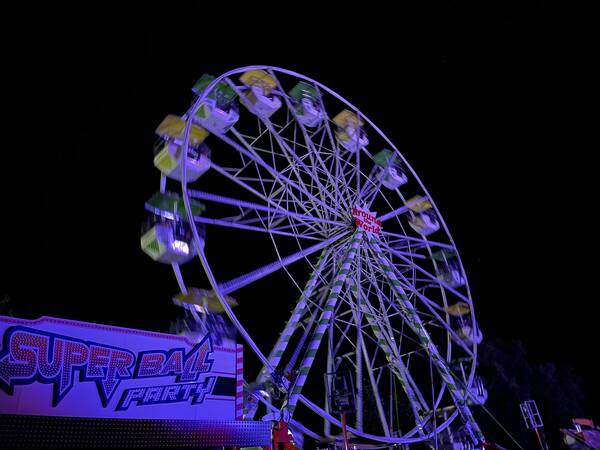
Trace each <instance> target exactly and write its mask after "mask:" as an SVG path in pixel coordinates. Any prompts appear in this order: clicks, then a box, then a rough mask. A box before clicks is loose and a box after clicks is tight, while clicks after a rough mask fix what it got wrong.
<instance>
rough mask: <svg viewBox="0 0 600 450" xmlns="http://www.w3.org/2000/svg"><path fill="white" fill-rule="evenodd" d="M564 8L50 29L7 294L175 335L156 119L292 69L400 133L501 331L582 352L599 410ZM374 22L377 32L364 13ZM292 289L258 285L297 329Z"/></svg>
mask: <svg viewBox="0 0 600 450" xmlns="http://www.w3.org/2000/svg"><path fill="white" fill-rule="evenodd" d="M555 13H556V11H551V10H550V8H549V7H548V6H547V5H545V4H543V3H541V2H540V3H528V4H526V5H521V6H519V7H518V8H517V7H508V6H505V7H503V8H500V7H498V8H489V9H487V10H485V11H483V10H482V11H472V10H469V11H468V13H467V11H460V10H452V11H450V10H444V9H438V10H435V11H427V12H421V13H420V15H419V16H418V18H416V17H411V16H410V14H408V13H406V14H401V12H400V11H399V12H396V13H395V14H396V15H394V16H392V17H390V14H389V12H388V13H385V12H381V13H379V14H376V15H375V16H367V15H365V16H363V15H361V14H356V15H353V16H350V17H347V18H344V19H343V20H342V19H341V18H339V20H338V21H339V22H342V23H344V24H346V25H348V27H347V28H345V27H342V26H340V27H339V29H336V30H333V28H332V27H333V25H331V22H330V20H329V19H326V18H325V17H321V16H320V15H319V14H315V13H306V16H304V14H305V13H303V14H299V16H298V17H297V18H295V19H293V20H292V19H291V16H290V17H287V18H286V19H281V20H277V19H276V18H275V17H272V16H266V17H265V19H264V22H263V27H261V29H263V30H266V31H264V32H262V33H259V32H257V31H256V29H257V28H256V27H255V26H249V25H250V24H247V23H244V20H243V19H242V20H241V21H240V23H238V22H234V21H231V20H230V19H229V16H230V13H228V12H227V11H225V10H221V11H218V12H215V13H214V14H213V13H211V14H204V13H203V9H202V8H198V10H195V11H193V12H190V13H189V14H188V13H187V12H185V11H172V12H170V13H168V14H166V16H167V17H163V16H162V12H161V11H155V12H153V13H152V14H151V17H144V16H143V15H140V16H137V17H136V16H135V15H133V16H131V15H129V14H127V15H126V16H123V15H120V14H116V13H115V14H114V15H113V14H112V13H110V14H105V13H102V14H97V13H96V12H94V13H92V12H89V13H85V14H84V13H82V16H84V17H85V18H86V19H85V20H81V21H68V25H66V26H62V25H56V26H54V25H49V26H48V30H47V31H43V32H42V31H39V33H38V35H39V39H37V40H36V42H35V43H34V44H27V45H25V44H23V51H21V50H20V49H21V47H18V48H16V49H13V50H11V51H10V52H11V55H10V56H11V57H13V56H14V58H15V63H14V64H13V65H12V67H14V68H17V70H16V77H15V81H17V82H18V86H20V87H19V89H21V92H22V94H23V99H27V100H23V101H18V102H17V103H18V106H20V109H19V111H20V113H19V114H20V115H19V117H20V118H21V119H20V120H19V121H20V122H21V123H20V126H24V134H23V135H21V136H19V138H18V139H17V141H18V145H16V146H13V147H12V149H10V151H9V150H8V149H5V150H4V151H5V152H10V154H11V155H12V156H11V157H9V160H8V161H10V163H9V164H7V166H6V167H4V170H3V173H5V174H6V173H8V175H9V178H10V179H9V181H8V183H7V186H6V189H5V193H6V195H5V212H4V214H3V216H5V217H7V218H8V222H9V228H8V231H6V232H5V233H4V244H5V248H6V245H7V246H8V249H9V251H8V253H4V252H3V253H4V255H5V256H4V257H3V260H4V261H3V265H4V266H5V269H4V270H3V272H2V277H1V279H2V290H1V291H0V294H8V295H9V297H10V298H11V300H12V303H11V304H12V308H13V311H14V314H15V315H17V316H22V317H30V318H31V317H36V316H39V315H49V316H56V317H66V318H71V319H77V320H83V321H91V322H99V323H106V324H113V325H118V326H125V327H133V328H143V329H149V330H157V331H167V330H168V326H169V322H170V320H171V319H172V318H173V317H174V316H175V315H176V314H177V312H178V311H177V308H176V307H175V306H173V305H172V304H171V300H170V299H171V296H172V295H173V294H175V293H177V292H178V288H177V285H176V282H175V279H174V277H173V275H172V271H171V269H170V267H168V266H164V265H160V264H158V263H154V262H152V261H151V260H150V258H148V257H147V256H146V255H144V254H143V253H142V251H141V250H140V248H139V237H140V224H141V221H142V218H143V216H144V210H143V203H144V201H145V200H147V199H148V198H149V197H150V195H152V193H153V192H154V191H156V190H157V189H158V181H159V172H158V171H157V170H156V169H155V168H154V166H153V164H152V156H153V155H152V145H153V143H154V141H155V135H154V134H153V132H154V129H155V128H156V126H157V125H158V123H159V122H160V121H161V120H162V119H163V117H164V116H165V115H166V114H168V113H176V114H181V113H183V112H184V111H185V109H186V108H187V107H188V106H189V103H190V102H191V99H192V92H191V91H190V88H191V86H192V85H193V84H194V82H195V81H196V79H197V78H198V77H199V76H200V75H202V74H203V73H211V74H213V75H219V74H221V73H223V72H224V71H227V70H230V69H232V68H235V67H240V66H244V65H251V64H268V65H273V66H278V67H283V68H288V69H290V70H294V71H296V72H299V73H302V74H305V75H307V76H309V77H311V78H314V79H316V80H318V81H320V82H321V83H323V84H325V85H326V86H328V87H330V88H331V89H333V90H334V91H336V92H338V93H339V94H341V95H342V96H343V97H345V98H347V99H348V100H349V101H350V102H352V103H353V104H354V105H356V106H357V107H358V108H359V109H361V110H362V111H363V112H364V113H365V114H366V115H367V116H369V118H370V119H371V120H372V121H373V122H374V123H375V124H376V125H378V126H379V128H381V129H382V130H383V131H384V133H386V134H387V135H388V136H389V137H390V138H391V139H392V141H393V142H395V143H396V145H397V147H398V148H399V150H400V151H401V152H402V153H403V154H404V156H405V157H406V159H407V160H408V161H409V162H410V164H411V165H412V167H413V168H414V169H415V171H416V173H417V174H418V175H419V177H420V178H421V180H422V181H423V183H424V185H425V186H426V188H427V189H428V190H429V192H430V194H431V195H432V196H433V198H434V199H435V202H436V204H437V206H438V208H439V209H440V211H441V213H442V215H443V217H444V220H445V221H446V223H447V225H448V227H449V230H450V232H451V233H452V236H453V238H454V240H455V243H456V245H457V247H458V249H459V251H460V252H461V256H462V260H463V264H464V266H465V270H466V272H467V276H468V278H469V283H470V286H471V292H472V296H473V299H474V302H475V307H476V312H477V316H478V319H479V321H480V325H481V328H482V330H483V333H484V337H485V338H486V339H490V338H516V339H520V340H522V341H523V342H524V343H525V344H526V346H527V349H528V355H529V357H530V358H531V359H532V360H534V361H540V362H541V361H553V362H555V363H556V364H560V365H565V364H570V365H572V366H574V368H575V372H576V373H577V374H578V375H579V376H580V377H581V378H582V387H583V389H584V391H585V392H586V395H587V396H588V402H589V404H590V405H594V404H595V405H596V408H595V414H596V416H595V418H596V420H597V421H599V422H600V417H599V416H598V413H599V410H598V408H597V405H598V404H599V402H600V395H599V388H598V386H594V384H595V383H596V381H597V372H596V371H595V370H594V369H593V368H592V367H591V364H592V360H593V359H594V355H595V357H596V359H598V358H597V355H598V353H599V352H598V348H599V345H598V344H599V341H600V339H598V332H597V329H596V328H597V326H598V312H597V311H598V306H597V302H598V295H597V287H596V283H595V278H594V277H593V275H595V276H597V275H596V274H595V273H594V274H593V273H592V267H597V261H595V260H592V262H588V260H587V256H588V255H589V254H593V252H592V250H591V242H592V241H593V240H594V239H595V236H597V231H596V229H597V226H596V225H595V220H596V219H594V218H593V215H594V214H592V213H593V209H591V208H592V207H591V205H590V204H588V203H587V201H586V195H588V194H586V192H589V191H588V189H589V183H590V182H588V181H587V180H588V179H589V178H588V177H589V176H590V175H591V171H592V168H591V167H590V166H589V165H588V167H586V164H585V162H584V160H582V159H581V157H580V150H581V147H582V146H581V144H580V143H579V142H578V139H579V137H580V135H579V132H578V127H579V125H578V124H577V122H578V119H577V116H578V114H580V111H579V108H580V104H579V103H578V102H579V100H578V96H579V95H580V90H581V89H582V86H581V84H580V83H579V81H580V80H579V77H578V76H577V74H576V73H574V72H575V69H574V65H573V64H574V62H575V60H576V59H577V56H576V52H575V51H574V50H575V49H572V48H570V47H569V46H570V44H567V41H566V40H565V39H563V38H564V37H565V34H566V33H567V32H566V28H565V27H566V25H567V24H566V21H567V19H566V18H563V19H559V18H557V15H556V14H555ZM294 17H295V16H294ZM300 17H302V18H300ZM247 19H248V20H249V21H254V20H255V18H253V17H250V16H248V18H247ZM364 22H368V23H369V25H371V26H373V31H372V32H366V31H364V30H363V31H361V32H357V29H356V28H355V27H352V26H350V25H351V24H355V23H356V24H357V23H364ZM207 23H212V25H207ZM253 23H255V22H253ZM266 24H269V25H268V26H267V25H266ZM265 27H266V28H265ZM44 30H46V28H44ZM323 30H325V31H323ZM31 46H33V47H34V48H32V47H31ZM30 51H31V52H30ZM6 89H9V88H8V86H7V87H6ZM38 124H39V125H40V126H39V128H38ZM42 130H44V131H42ZM8 133H10V130H8ZM38 133H43V136H39V135H38V137H37V138H36V134H38ZM587 147H589V146H587ZM589 150H590V151H592V149H591V148H590V149H589ZM14 156H16V160H15V161H14V162H13V161H12V159H11V158H12V157H14ZM6 201H8V203H6ZM5 225H6V222H5ZM6 255H7V256H6ZM248 256H249V255H247V254H243V253H242V255H240V257H248ZM230 257H231V256H230ZM234 257H235V256H234ZM274 289H276V286H275V287H274ZM284 301H288V304H287V305H289V306H285V307H284V308H283V310H289V309H291V307H292V301H291V300H286V299H279V298H277V297H276V293H275V294H274V295H272V296H265V298H257V299H255V301H254V305H255V308H254V314H255V315H256V318H257V319H258V318H261V317H262V319H261V320H265V319H264V316H265V315H267V314H269V315H270V316H271V318H269V321H272V322H273V323H272V327H273V328H274V329H281V328H282V327H283V321H284V320H287V317H283V316H282V317H273V316H274V315H273V314H270V312H271V311H281V306H280V305H271V304H269V302H284ZM278 320H280V321H281V322H278ZM515 414H518V410H517V411H515ZM565 425H566V424H565Z"/></svg>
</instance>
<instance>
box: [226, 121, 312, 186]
mask: <svg viewBox="0 0 600 450" xmlns="http://www.w3.org/2000/svg"><path fill="white" fill-rule="evenodd" d="M265 125H266V126H267V130H268V131H269V133H270V134H269V138H270V139H272V137H275V140H276V141H277V142H278V143H279V144H280V147H281V149H282V150H283V152H282V153H281V154H280V156H282V157H284V158H285V159H286V160H287V162H288V168H289V169H290V170H291V171H292V172H293V173H294V175H295V177H296V179H297V180H298V183H299V185H300V186H301V189H302V192H304V193H308V192H310V189H309V188H308V187H307V186H306V184H305V183H304V181H303V179H302V177H301V176H300V174H299V172H298V169H297V168H296V167H295V165H294V164H293V163H292V161H291V160H290V157H289V153H288V152H291V150H289V147H287V150H288V151H286V147H285V146H284V145H282V144H281V140H280V139H279V136H278V135H276V133H275V130H274V128H273V126H272V124H271V123H270V122H269V121H268V120H267V119H265ZM286 126H287V125H286ZM232 133H233V134H234V136H236V137H237V138H238V140H239V141H241V142H242V143H243V145H244V146H245V147H246V149H247V150H248V151H249V152H251V153H252V154H254V155H255V156H256V158H258V159H261V158H260V157H259V155H258V154H257V153H256V151H255V149H254V148H253V147H252V146H251V145H250V144H249V143H247V142H246V141H245V139H244V138H243V137H242V136H241V135H240V134H239V133H237V132H236V131H235V130H234V129H232ZM275 153H276V152H275V150H274V146H273V145H272V146H271V152H270V154H271V156H272V158H273V161H272V162H273V166H272V167H276V163H275V159H274V158H275V156H274V155H275ZM261 160H262V159H261ZM255 162H256V160H255ZM257 164H258V163H257ZM296 164H297V161H296ZM257 172H258V170H257Z"/></svg>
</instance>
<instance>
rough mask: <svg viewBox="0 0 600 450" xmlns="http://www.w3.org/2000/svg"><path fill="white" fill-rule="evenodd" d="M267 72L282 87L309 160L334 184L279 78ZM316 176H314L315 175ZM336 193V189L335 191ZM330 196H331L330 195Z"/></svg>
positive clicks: (325, 190) (348, 206) (336, 200)
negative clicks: (315, 162)
mask: <svg viewBox="0 0 600 450" xmlns="http://www.w3.org/2000/svg"><path fill="white" fill-rule="evenodd" d="M269 73H270V74H271V76H272V77H273V78H274V79H275V81H276V83H277V85H278V86H280V87H281V89H282V95H281V97H282V98H283V100H284V102H285V104H286V106H287V108H288V111H289V112H291V114H292V115H293V117H294V119H295V121H296V124H297V125H298V126H299V127H300V130H301V131H302V135H303V137H304V141H305V142H306V145H307V148H308V150H309V152H308V154H309V157H310V159H311V162H314V160H315V159H316V161H317V162H318V163H319V165H320V166H321V167H322V168H323V169H325V172H326V176H327V180H328V181H329V182H330V183H331V184H332V185H335V181H334V179H333V177H332V175H331V173H330V172H329V170H328V169H327V166H325V163H324V162H323V160H322V159H321V157H320V155H319V153H318V152H317V150H316V148H315V146H314V144H313V142H312V140H311V138H310V137H309V135H308V132H307V130H306V127H305V126H304V124H303V123H302V122H301V121H299V120H298V115H297V114H296V109H295V108H294V107H293V105H292V104H291V102H290V100H289V98H288V96H287V94H286V93H285V92H283V86H282V84H281V83H280V82H279V80H278V79H277V76H276V75H275V73H274V72H273V71H272V70H269ZM312 166H313V167H314V166H315V165H314V163H313V164H312ZM315 178H316V177H315ZM321 189H323V190H324V192H326V193H328V192H329V191H328V190H327V189H325V188H324V187H323V186H321ZM335 192H336V193H337V191H335ZM331 197H332V196H331ZM342 199H343V200H344V206H345V207H346V208H350V207H351V205H350V204H349V203H347V201H345V199H344V198H343V197H342ZM333 201H334V204H338V203H339V202H340V199H339V198H333Z"/></svg>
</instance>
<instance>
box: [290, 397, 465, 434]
mask: <svg viewBox="0 0 600 450" xmlns="http://www.w3.org/2000/svg"><path fill="white" fill-rule="evenodd" d="M299 401H300V402H302V403H303V404H304V405H305V406H306V407H307V408H309V409H310V410H311V411H313V412H315V413H316V414H318V415H319V416H321V417H323V418H325V419H327V421H329V422H330V423H331V424H332V425H335V426H337V427H339V428H342V422H341V421H340V420H339V419H337V418H335V417H334V416H332V415H331V414H329V413H328V412H327V411H325V410H324V409H323V408H321V407H320V406H318V405H317V404H316V403H314V402H312V401H311V400H310V399H308V398H307V397H306V396H304V395H302V394H301V395H300V396H299ZM458 414H459V412H458V411H453V412H452V413H451V415H450V417H449V418H448V419H447V420H445V421H444V422H442V423H440V424H439V425H438V426H437V427H435V428H433V429H432V431H430V432H429V433H426V434H424V435H423V436H420V437H415V438H412V437H409V435H412V434H414V433H415V432H416V430H414V431H413V432H412V433H407V435H405V436H403V437H392V436H379V435H376V434H371V433H366V432H363V431H360V430H358V429H356V428H355V427H352V426H350V425H347V426H346V429H347V430H348V431H349V432H350V433H352V434H354V435H356V436H358V437H362V438H365V439H372V440H374V441H376V442H388V443H392V444H414V443H417V442H421V441H423V439H431V438H433V437H434V436H435V435H436V434H437V433H439V432H440V431H442V430H444V429H445V428H446V427H447V426H448V425H449V424H450V422H452V421H453V420H454V419H455V418H456V416H457V415H458Z"/></svg>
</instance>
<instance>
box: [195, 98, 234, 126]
mask: <svg viewBox="0 0 600 450" xmlns="http://www.w3.org/2000/svg"><path fill="white" fill-rule="evenodd" d="M239 118H240V114H239V112H238V110H237V104H236V103H231V105H230V106H229V107H228V108H219V106H218V105H217V101H216V100H215V99H214V98H206V99H205V100H204V101H203V102H202V103H201V104H200V106H199V107H198V110H197V111H196V115H195V116H194V118H193V121H194V123H197V124H198V125H201V126H203V127H206V128H207V129H209V130H211V131H214V132H216V133H221V134H222V133H225V132H227V131H229V129H230V128H231V127H232V126H234V125H235V124H236V122H237V121H238V119H239Z"/></svg>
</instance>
